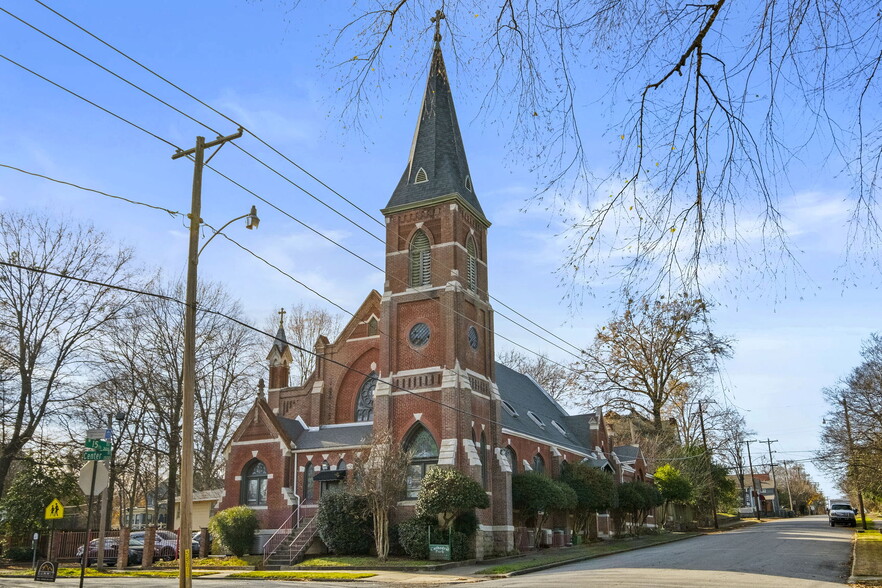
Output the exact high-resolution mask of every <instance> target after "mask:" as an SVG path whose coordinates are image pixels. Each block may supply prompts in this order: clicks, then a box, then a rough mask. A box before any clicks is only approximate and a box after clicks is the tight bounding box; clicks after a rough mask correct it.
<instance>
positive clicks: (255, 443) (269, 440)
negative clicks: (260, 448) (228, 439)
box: [231, 438, 278, 445]
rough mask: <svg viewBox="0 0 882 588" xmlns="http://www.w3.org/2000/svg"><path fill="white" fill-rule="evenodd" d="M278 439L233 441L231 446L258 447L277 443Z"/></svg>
mask: <svg viewBox="0 0 882 588" xmlns="http://www.w3.org/2000/svg"><path fill="white" fill-rule="evenodd" d="M277 442H278V439H277V438H269V439H255V440H253V441H233V442H232V443H231V445H258V444H260V443H277Z"/></svg>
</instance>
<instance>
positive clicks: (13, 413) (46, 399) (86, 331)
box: [0, 212, 132, 494]
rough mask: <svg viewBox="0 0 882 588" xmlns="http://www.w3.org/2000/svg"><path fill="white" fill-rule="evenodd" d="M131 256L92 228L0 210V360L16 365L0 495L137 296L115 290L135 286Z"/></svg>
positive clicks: (7, 404)
mask: <svg viewBox="0 0 882 588" xmlns="http://www.w3.org/2000/svg"><path fill="white" fill-rule="evenodd" d="M131 257H132V254H131V252H130V251H129V250H128V249H124V248H120V247H117V246H115V245H113V244H112V243H110V242H109V241H108V240H107V238H106V237H105V235H104V234H103V233H101V232H99V231H97V230H95V229H94V228H93V227H91V226H85V225H73V224H71V223H69V222H67V221H63V220H55V219H51V218H49V217H48V216H43V215H38V214H28V213H16V212H3V213H0V262H2V265H0V361H2V363H3V365H4V366H5V367H7V368H9V367H11V368H12V369H13V370H14V372H13V373H14V378H13V380H12V381H10V382H8V385H7V386H6V387H5V388H4V392H8V393H4V397H3V401H4V406H3V410H2V415H3V437H4V439H3V440H4V443H3V446H2V448H0V494H2V493H3V485H4V482H5V479H6V474H7V473H8V472H9V467H10V465H11V464H12V460H13V459H15V457H16V455H18V454H19V452H21V450H22V449H23V448H24V447H25V446H26V445H27V444H28V442H30V441H31V439H32V438H33V436H34V431H36V429H37V427H38V426H39V425H40V423H42V422H43V420H44V419H46V418H49V417H51V416H52V415H53V414H55V413H56V412H57V410H58V409H59V408H60V407H67V406H70V403H71V402H72V401H74V400H75V399H76V398H78V397H79V396H80V395H81V394H82V391H81V389H80V388H79V385H78V384H79V382H78V376H79V371H80V368H81V367H82V366H83V362H84V361H85V360H86V359H87V358H88V356H89V353H90V350H91V348H92V346H93V344H94V343H95V342H96V341H97V340H98V339H100V337H101V336H102V335H103V334H104V333H105V332H106V330H107V328H108V327H111V326H113V325H114V324H115V322H116V319H117V318H118V317H119V315H120V313H121V312H122V310H123V309H124V308H125V307H126V306H127V305H128V303H129V302H130V300H131V298H132V295H130V294H123V293H121V292H120V291H119V290H115V289H114V288H113V287H112V286H114V285H130V284H129V282H130V280H131V278H132V275H131V271H132V270H131V268H132V263H131ZM44 270H45V271H49V272H54V273H55V274H61V275H69V276H71V277H74V278H78V280H73V279H67V278H63V277H57V276H55V275H50V274H48V273H44ZM82 280H91V281H93V282H95V283H89V282H86V281H82ZM101 284H108V285H109V286H105V285H101Z"/></svg>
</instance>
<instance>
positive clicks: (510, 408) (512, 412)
mask: <svg viewBox="0 0 882 588" xmlns="http://www.w3.org/2000/svg"><path fill="white" fill-rule="evenodd" d="M502 406H503V407H504V408H505V410H507V411H508V414H510V415H511V416H513V417H515V418H517V417H518V416H519V415H518V411H516V410H515V409H514V407H513V406H512V405H511V404H509V403H508V401H506V400H503V401H502Z"/></svg>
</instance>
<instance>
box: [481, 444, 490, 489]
mask: <svg viewBox="0 0 882 588" xmlns="http://www.w3.org/2000/svg"><path fill="white" fill-rule="evenodd" d="M487 449H488V448H487V437H486V436H485V435H484V433H483V431H482V432H481V451H480V455H481V482H482V483H483V484H484V488H487V487H488V486H489V485H490V459H489V457H490V453H489V451H487Z"/></svg>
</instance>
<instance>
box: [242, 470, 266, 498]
mask: <svg viewBox="0 0 882 588" xmlns="http://www.w3.org/2000/svg"><path fill="white" fill-rule="evenodd" d="M266 481H267V472H266V466H265V465H264V463H263V462H262V461H260V460H259V459H256V460H253V461H251V462H249V463H248V465H246V466H245V470H244V472H243V475H242V484H243V495H242V503H243V504H245V505H247V506H264V505H266Z"/></svg>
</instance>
